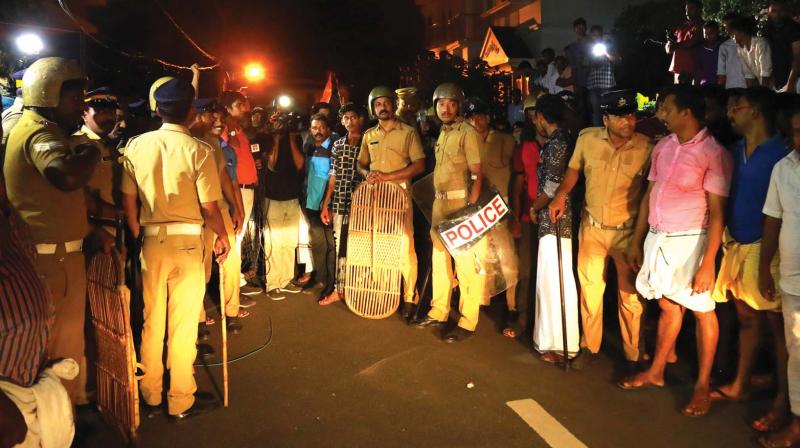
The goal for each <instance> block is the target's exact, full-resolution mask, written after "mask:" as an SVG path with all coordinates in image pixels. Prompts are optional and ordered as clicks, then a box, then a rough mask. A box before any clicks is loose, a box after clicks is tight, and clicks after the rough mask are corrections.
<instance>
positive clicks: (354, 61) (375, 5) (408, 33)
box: [0, 0, 424, 97]
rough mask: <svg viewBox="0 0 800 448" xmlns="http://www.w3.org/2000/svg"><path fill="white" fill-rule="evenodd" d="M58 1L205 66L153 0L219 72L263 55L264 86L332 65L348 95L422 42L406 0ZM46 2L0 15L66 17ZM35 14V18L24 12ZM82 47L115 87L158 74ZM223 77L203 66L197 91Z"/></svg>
mask: <svg viewBox="0 0 800 448" xmlns="http://www.w3.org/2000/svg"><path fill="white" fill-rule="evenodd" d="M9 1H11V2H17V3H30V2H29V1H26V0H9ZM65 2H66V4H67V5H68V7H69V8H70V9H71V10H72V12H73V14H74V15H75V16H77V17H82V18H84V19H85V20H86V21H87V23H86V26H87V27H89V28H90V29H91V27H94V29H96V31H97V34H96V35H97V36H98V37H99V38H100V39H101V40H104V41H106V42H108V43H110V44H112V45H113V46H115V47H118V48H121V49H124V50H126V51H129V52H132V53H136V52H141V53H142V54H144V55H149V56H154V57H159V58H162V59H166V60H168V61H170V62H173V63H176V64H179V65H191V63H193V62H197V63H199V64H200V65H211V61H210V60H209V59H207V58H205V57H204V56H202V55H201V54H200V53H199V52H198V51H197V50H196V49H194V48H193V47H192V46H191V45H190V44H189V43H188V42H187V41H186V39H184V38H183V37H182V36H181V34H180V33H179V32H178V31H177V29H176V28H175V27H174V26H173V25H172V24H171V23H170V22H169V20H168V19H167V17H166V16H165V14H164V13H163V12H162V10H161V9H160V8H159V2H160V4H161V5H162V6H163V7H164V9H166V10H167V11H168V12H169V13H170V14H171V15H172V16H173V18H174V19H175V21H176V22H177V23H178V24H179V25H180V26H181V27H183V28H184V30H185V31H186V32H187V33H188V34H189V35H190V36H191V37H192V38H193V39H195V40H196V41H197V43H198V44H199V45H200V46H201V47H203V48H204V49H205V50H207V51H208V52H209V53H211V54H213V55H215V56H217V57H219V58H220V59H222V64H223V68H224V69H225V70H226V71H228V72H230V73H233V74H240V73H241V69H242V67H243V66H244V64H246V63H247V62H250V61H259V62H262V63H263V64H264V65H265V66H266V68H267V73H268V80H267V82H266V83H265V84H266V85H267V86H269V85H276V86H277V85H280V84H281V83H282V82H286V81H289V80H293V79H298V78H303V79H311V80H319V81H320V83H324V81H325V77H326V71H328V70H333V71H335V72H336V73H337V75H338V76H339V78H340V79H341V81H342V82H345V83H347V84H350V85H353V86H355V87H356V91H355V92H354V94H355V96H356V97H360V96H363V95H364V93H363V92H362V91H363V90H368V89H369V88H371V87H372V86H374V85H376V84H377V83H387V84H390V85H395V84H396V83H397V76H398V69H397V67H398V66H399V65H403V64H409V63H411V62H413V60H414V58H415V57H416V55H418V54H419V53H420V51H422V50H423V38H424V36H423V19H422V16H421V14H420V13H419V10H418V9H417V7H416V6H415V5H414V2H413V0H391V1H386V0H340V1H320V0H307V1H303V0H271V1H264V0H231V1H226V2H222V1H219V0H216V1H212V0H158V1H157V0H141V1H129V0H65ZM4 3H5V2H4ZM52 3H56V2H55V1H53V2H52ZM45 10H46V13H42V12H41V11H42V10H38V9H35V8H34V9H30V8H28V7H26V6H23V7H20V8H17V9H16V10H15V8H14V7H12V8H9V9H7V10H6V11H5V12H4V13H2V14H0V17H2V18H3V19H4V20H11V21H18V22H23V23H41V22H45V23H47V22H49V23H51V24H52V23H59V22H60V23H65V24H69V23H70V21H69V19H67V18H66V16H65V15H64V14H63V13H62V12H61V10H60V9H59V8H58V7H57V5H56V7H55V8H45ZM36 14H41V15H42V17H35V16H32V15H36ZM45 14H46V16H44V15H45ZM54 15H56V16H58V15H60V16H61V17H53V16H54ZM13 16H16V17H13ZM88 49H89V51H88V57H89V64H88V68H89V71H90V72H91V74H92V75H93V77H94V78H95V79H96V80H97V81H98V82H104V83H105V82H109V83H114V84H116V85H117V86H118V87H120V88H121V89H122V90H129V91H135V90H140V89H141V87H142V85H146V84H147V83H149V82H151V81H152V80H153V79H155V78H157V77H159V76H161V75H163V74H166V73H165V71H164V69H163V67H160V66H158V65H155V64H152V63H145V62H141V61H139V62H137V61H131V60H130V59H128V58H125V57H121V56H119V55H117V54H115V53H114V52H111V51H108V50H104V49H102V48H100V47H98V46H97V45H95V44H93V43H91V42H90V43H89V44H88ZM221 76H222V73H221V71H219V70H217V71H216V73H215V74H214V76H210V74H207V72H204V78H205V82H204V83H202V84H201V94H213V93H215V92H213V91H212V90H214V89H215V88H216V86H215V84H216V83H217V81H218V80H219V79H221V78H220V77H221Z"/></svg>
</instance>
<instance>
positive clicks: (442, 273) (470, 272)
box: [416, 83, 486, 342]
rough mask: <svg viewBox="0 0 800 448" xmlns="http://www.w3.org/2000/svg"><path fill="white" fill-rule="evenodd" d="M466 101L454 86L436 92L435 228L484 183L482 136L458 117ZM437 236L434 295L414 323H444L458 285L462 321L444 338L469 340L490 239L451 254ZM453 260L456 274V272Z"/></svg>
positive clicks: (433, 234) (443, 86)
mask: <svg viewBox="0 0 800 448" xmlns="http://www.w3.org/2000/svg"><path fill="white" fill-rule="evenodd" d="M463 102H464V92H463V91H462V90H461V88H460V87H458V86H457V85H455V84H451V83H445V84H441V85H440V86H439V87H437V88H436V90H435V91H434V92H433V107H434V109H435V110H436V115H437V116H438V117H439V120H441V121H442V129H441V133H440V134H439V139H438V140H437V142H436V149H435V154H436V167H435V168H434V170H433V185H434V188H435V191H436V197H435V200H434V202H433V211H432V218H431V221H432V222H431V224H432V225H433V226H436V225H437V224H439V223H440V222H442V220H443V219H444V218H445V217H446V216H447V215H448V214H450V213H452V212H455V211H458V210H461V209H463V208H464V207H466V206H467V205H468V204H474V203H475V202H477V200H478V196H479V194H480V191H481V185H482V184H483V171H482V169H481V157H480V136H479V135H478V133H477V132H475V129H474V128H473V127H472V126H470V125H469V124H468V123H466V122H464V121H463V119H462V118H461V117H460V116H459V115H460V114H461V110H462V103H463ZM431 239H432V240H433V255H432V260H431V264H432V268H433V298H432V300H431V310H430V311H429V312H428V315H427V316H426V317H425V318H423V319H420V320H419V321H417V322H416V326H417V327H419V328H425V327H438V326H443V325H444V323H446V322H447V318H448V316H449V315H450V296H451V293H452V290H453V287H454V286H455V285H456V284H458V285H459V288H460V292H461V300H460V303H459V311H460V312H461V318H460V319H459V321H458V325H457V326H456V327H455V328H454V329H452V330H450V331H447V332H446V333H445V334H444V335H443V339H444V341H445V342H457V341H460V340H463V339H466V338H468V337H469V336H471V335H472V334H473V333H474V332H475V327H476V326H477V325H478V310H479V309H480V304H481V301H482V300H483V297H484V291H485V278H484V276H482V275H480V274H479V273H478V272H479V270H480V269H476V268H477V267H478V266H479V264H480V262H479V261H478V260H479V259H480V258H481V257H482V254H483V253H485V247H486V244H485V243H486V239H485V238H483V239H481V240H480V241H479V242H478V243H477V244H475V245H474V246H473V247H472V248H471V249H469V250H467V251H466V252H463V253H461V254H459V255H456V256H455V257H451V256H450V254H449V253H448V252H447V249H446V248H445V247H444V244H443V243H442V241H441V239H440V237H439V235H438V234H437V233H436V231H435V230H434V229H433V228H432V229H431ZM453 261H455V265H456V267H455V269H456V272H457V276H458V282H456V276H455V275H454V274H453Z"/></svg>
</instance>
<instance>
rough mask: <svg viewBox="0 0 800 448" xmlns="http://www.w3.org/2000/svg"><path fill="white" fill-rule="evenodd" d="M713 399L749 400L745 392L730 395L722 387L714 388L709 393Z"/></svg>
mask: <svg viewBox="0 0 800 448" xmlns="http://www.w3.org/2000/svg"><path fill="white" fill-rule="evenodd" d="M709 397H710V398H711V401H736V402H742V401H747V396H746V395H745V394H742V395H739V396H736V395H729V394H728V393H726V392H725V391H723V390H722V388H719V387H717V388H714V389H713V390H712V391H711V393H710V394H709Z"/></svg>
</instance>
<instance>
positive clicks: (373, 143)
mask: <svg viewBox="0 0 800 448" xmlns="http://www.w3.org/2000/svg"><path fill="white" fill-rule="evenodd" d="M378 143H380V142H369V144H370V145H377V144H378Z"/></svg>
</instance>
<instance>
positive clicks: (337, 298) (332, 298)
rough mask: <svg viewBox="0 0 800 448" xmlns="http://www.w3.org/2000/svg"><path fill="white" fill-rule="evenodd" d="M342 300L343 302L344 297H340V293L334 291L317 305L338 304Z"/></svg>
mask: <svg viewBox="0 0 800 448" xmlns="http://www.w3.org/2000/svg"><path fill="white" fill-rule="evenodd" d="M340 300H342V296H340V295H339V293H338V292H335V291H334V292H332V293H330V294H328V295H327V296H325V297H324V298H322V299H320V300H318V301H317V303H318V304H320V305H321V306H325V305H330V304H332V303H336V302H338V301H340Z"/></svg>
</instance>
